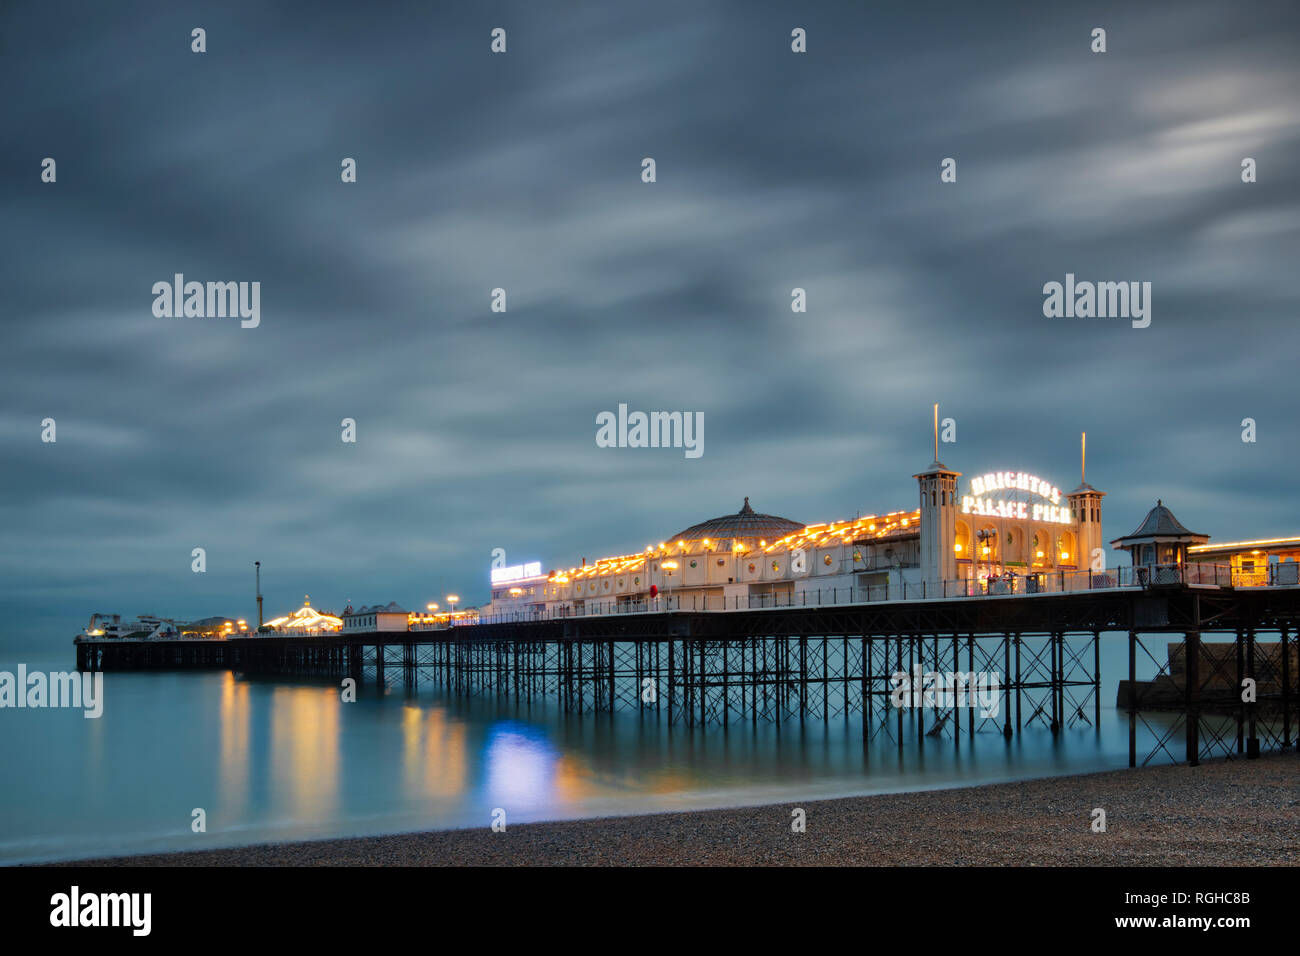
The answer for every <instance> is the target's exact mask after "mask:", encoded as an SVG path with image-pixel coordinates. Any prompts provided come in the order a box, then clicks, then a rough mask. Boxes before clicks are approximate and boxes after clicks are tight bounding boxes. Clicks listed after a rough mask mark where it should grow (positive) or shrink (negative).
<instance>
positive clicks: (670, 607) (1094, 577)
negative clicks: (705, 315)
mask: <svg viewBox="0 0 1300 956" xmlns="http://www.w3.org/2000/svg"><path fill="white" fill-rule="evenodd" d="M1298 568H1300V565H1297V566H1295V567H1290V568H1288V566H1287V565H1277V566H1274V568H1272V569H1270V572H1269V573H1268V575H1267V578H1266V580H1262V579H1261V576H1260V575H1259V574H1258V573H1252V572H1242V571H1240V570H1239V569H1234V568H1232V567H1230V566H1228V565H1220V564H1184V565H1138V566H1136V567H1120V568H1114V569H1112V570H1109V571H1090V570H1087V571H1049V570H1043V571H1032V570H1031V571H1028V572H1022V573H1005V574H1000V575H993V576H989V577H980V578H976V579H970V580H968V579H958V580H950V581H941V582H940V581H920V582H903V583H902V584H896V585H890V584H887V583H886V584H873V585H865V586H860V587H859V586H849V587H813V586H812V585H811V583H803V582H800V583H801V584H803V586H802V587H795V588H792V589H790V590H783V591H776V592H772V593H767V594H750V595H746V596H734V597H719V596H711V595H701V594H686V595H678V594H672V593H671V592H670V593H667V594H662V595H660V596H658V597H654V598H646V599H640V600H635V599H623V600H620V599H614V600H609V601H594V602H593V601H589V602H586V603H584V604H583V605H582V606H579V607H563V608H553V609H535V610H520V611H512V612H508V613H504V614H493V615H482V616H481V617H480V618H479V620H478V622H477V623H481V624H512V623H519V622H526V621H548V620H556V619H562V618H575V617H604V616H607V615H615V614H655V613H660V612H663V611H755V610H767V609H775V608H786V607H824V606H835V605H842V604H877V603H883V602H888V601H933V600H942V599H946V598H972V597H1013V596H1015V597H1020V596H1025V595H1040V594H1043V595H1045V594H1068V593H1074V592H1079V591H1099V590H1116V589H1143V588H1160V587H1169V586H1179V585H1192V586H1199V587H1217V588H1225V587H1260V586H1291V585H1296V584H1300V581H1297V579H1296V578H1297V575H1296V573H1295V572H1296V570H1297V569H1298ZM1288 570H1290V572H1291V573H1290V574H1287V573H1285V572H1286V571H1288Z"/></svg>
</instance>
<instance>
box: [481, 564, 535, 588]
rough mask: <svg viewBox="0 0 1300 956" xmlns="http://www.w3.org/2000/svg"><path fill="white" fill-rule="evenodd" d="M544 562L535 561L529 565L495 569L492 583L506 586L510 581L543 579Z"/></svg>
mask: <svg viewBox="0 0 1300 956" xmlns="http://www.w3.org/2000/svg"><path fill="white" fill-rule="evenodd" d="M541 574H542V562H540V561H533V562H531V563H529V564H515V565H512V566H511V567H508V568H493V569H492V583H493V584H505V583H506V582H508V581H522V580H524V578H536V577H541Z"/></svg>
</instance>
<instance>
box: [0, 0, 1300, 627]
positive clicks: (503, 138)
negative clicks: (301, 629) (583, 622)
mask: <svg viewBox="0 0 1300 956" xmlns="http://www.w3.org/2000/svg"><path fill="white" fill-rule="evenodd" d="M809 6H810V5H805V4H777V3H755V2H751V0H746V2H734V3H725V2H719V3H709V4H702V3H675V2H671V0H663V2H658V3H655V4H652V5H649V6H647V5H644V4H636V5H633V4H615V3H609V2H593V3H585V4H577V3H546V4H538V3H461V4H443V3H414V2H409V3H387V4H377V5H370V4H353V3H346V4H345V3H336V4H328V3H316V2H313V3H304V4H291V3H277V4H273V5H272V4H261V3H258V4H247V5H242V4H225V3H222V4H205V5H187V4H184V3H160V4H157V5H145V4H120V5H119V4H113V5H92V4H81V3H77V4H64V3H58V2H50V3H30V4H29V3H23V2H18V3H8V4H5V5H4V7H3V9H0V71H2V74H0V75H3V78H4V81H5V84H4V86H5V91H6V92H5V100H6V104H5V111H4V112H5V120H4V124H3V127H4V133H3V140H4V148H3V150H0V163H2V164H3V168H2V169H0V172H2V173H3V175H2V176H0V202H2V203H3V212H4V216H3V219H4V229H3V231H2V232H0V243H3V257H2V258H0V270H3V280H4V295H3V297H2V298H0V303H2V304H0V310H2V312H0V315H2V318H3V323H2V326H0V328H2V329H3V331H2V332H0V334H2V335H3V342H2V345H3V355H4V359H3V361H4V368H5V374H4V375H3V377H0V397H2V401H0V443H2V449H3V457H4V475H5V483H4V484H5V494H4V496H3V500H2V503H0V507H3V529H4V530H3V537H4V541H5V547H4V548H3V550H2V552H0V560H2V561H3V565H2V567H3V580H2V581H0V612H3V618H2V620H3V622H4V624H3V630H0V641H4V642H8V643H9V644H10V645H14V644H15V642H18V643H23V642H29V641H36V640H39V641H42V642H46V641H48V642H53V643H54V644H61V642H63V641H64V640H67V639H70V638H71V636H72V634H73V633H74V632H75V631H76V630H77V629H78V628H79V627H81V626H82V625H83V624H84V623H85V620H86V618H87V617H88V615H89V614H90V612H92V611H99V610H102V611H121V612H123V613H129V614H134V613H137V612H142V611H143V612H153V613H158V614H162V615H165V616H177V617H198V616H203V615H208V614H226V615H242V616H245V617H249V618H252V617H254V616H255V606H254V604H253V579H252V563H253V561H254V560H258V559H260V560H261V561H262V564H263V569H264V571H265V574H264V578H263V584H264V591H265V593H266V595H267V611H268V616H270V615H272V614H277V613H283V612H284V611H287V610H289V609H291V608H292V607H296V606H297V602H298V601H299V600H300V599H301V597H302V595H303V594H304V593H310V594H311V596H312V600H313V603H314V604H317V605H318V606H324V607H332V608H335V609H337V608H341V606H342V605H343V604H344V603H345V602H346V601H348V600H351V601H353V602H354V603H371V602H376V601H382V602H386V601H389V600H396V601H399V602H401V603H403V604H405V605H407V606H420V605H422V604H423V603H424V602H426V601H429V600H440V597H439V596H440V595H443V594H445V593H447V592H448V591H453V590H454V591H458V592H459V593H460V594H461V595H462V596H463V597H465V598H466V599H467V600H472V601H475V602H478V601H481V600H485V599H486V597H487V584H486V578H487V570H488V567H489V564H490V559H491V552H492V549H493V548H498V547H499V548H504V549H505V550H506V552H507V556H508V559H509V560H510V562H511V563H515V562H520V561H526V560H540V561H542V562H543V564H544V565H546V566H548V567H553V566H560V565H563V566H567V565H569V564H571V563H576V562H577V561H578V560H580V559H581V558H582V557H583V556H586V557H587V558H589V559H594V558H596V557H601V556H605V555H609V554H615V553H623V552H626V551H631V550H639V549H640V548H642V547H644V546H645V544H646V543H648V542H651V541H654V542H657V541H659V540H661V539H662V538H664V537H665V536H667V535H669V534H672V533H673V532H675V531H677V530H680V529H681V528H682V527H684V526H686V525H689V524H692V523H694V522H696V521H698V520H702V519H704V518H707V517H710V516H713V515H716V514H720V513H725V512H731V511H735V510H737V509H738V508H739V507H740V504H741V500H742V498H743V497H744V496H745V495H749V496H750V497H751V500H752V503H753V505H754V506H755V507H756V508H757V509H758V510H760V511H767V512H771V513H775V514H780V515H784V516H787V517H790V518H794V519H797V520H800V521H805V522H813V521H822V520H828V519H835V518H844V517H850V516H853V515H854V514H857V513H859V512H862V513H868V512H873V511H884V510H891V509H895V508H902V507H910V506H911V504H912V500H913V497H914V494H915V492H914V482H913V481H912V478H911V475H912V474H913V473H914V472H915V471H917V470H919V469H920V468H922V467H924V466H925V465H926V464H927V463H928V462H929V461H930V459H931V457H932V455H931V447H930V443H931V435H930V406H931V403H932V402H939V403H940V406H941V413H942V414H943V415H944V416H945V417H948V416H951V417H953V418H955V419H956V421H957V438H958V441H957V442H956V444H955V445H948V446H945V447H944V448H943V451H942V457H943V459H944V461H945V462H946V463H947V464H948V465H950V466H952V467H954V468H956V469H958V470H960V471H963V472H965V473H967V474H972V473H979V472H983V471H987V470H995V469H1017V470H1027V471H1031V472H1034V473H1036V474H1039V475H1041V476H1043V477H1044V478H1046V479H1048V480H1051V481H1053V482H1055V483H1056V484H1058V485H1060V486H1061V487H1062V488H1067V487H1073V485H1074V484H1076V483H1077V479H1078V442H1079V432H1080V431H1083V430H1087V432H1088V448H1089V469H1088V479H1089V481H1090V482H1091V483H1092V484H1094V485H1096V486H1097V487H1098V488H1100V489H1102V490H1103V491H1106V492H1107V493H1108V496H1107V498H1106V500H1105V527H1106V531H1107V535H1108V537H1109V536H1112V535H1115V536H1117V535H1119V534H1123V533H1126V532H1128V531H1129V530H1131V529H1132V527H1133V526H1134V525H1136V523H1137V522H1138V521H1139V520H1140V519H1141V518H1142V516H1143V514H1144V513H1145V512H1146V510H1147V509H1148V508H1149V507H1150V506H1151V505H1152V504H1154V502H1155V499H1156V498H1157V497H1162V498H1164V499H1165V501H1166V503H1167V504H1170V505H1171V506H1172V507H1173V508H1174V510H1175V511H1176V513H1177V514H1178V516H1179V517H1180V518H1181V519H1182V520H1183V521H1184V523H1186V524H1188V525H1189V526H1191V527H1192V528H1194V529H1195V530H1198V531H1202V532H1205V533H1208V534H1211V535H1214V536H1216V537H1226V538H1237V537H1244V536H1262V535H1272V534H1300V508H1297V506H1296V505H1295V504H1294V502H1295V499H1292V498H1290V497H1288V494H1289V492H1290V483H1291V482H1292V480H1293V479H1292V478H1291V477H1290V472H1291V469H1292V468H1295V467H1296V466H1297V464H1300V452H1298V451H1297V449H1298V448H1300V426H1298V425H1297V424H1296V416H1295V414H1294V410H1293V409H1292V407H1291V405H1292V388H1293V383H1294V378H1295V371H1294V369H1295V362H1296V348H1295V346H1296V342H1297V333H1296V331H1295V323H1296V320H1297V317H1298V315H1297V312H1298V310H1297V303H1298V302H1300V297H1298V296H1297V293H1296V288H1295V283H1296V263H1297V253H1298V252H1300V187H1298V186H1297V168H1296V156H1297V151H1298V150H1300V82H1298V80H1300V55H1298V54H1300V13H1298V12H1297V8H1296V6H1295V4H1294V3H1258V4H1251V5H1249V8H1243V7H1242V6H1240V5H1237V4H1226V3H1216V4H1197V3H1179V4H1177V5H1171V6H1167V7H1166V6H1161V5H1158V4H1147V3H1143V4H1132V3H1122V4H1113V5H1110V4H1104V3H1089V4H1087V5H1086V6H1079V7H1077V9H1075V10H1073V11H1066V10H1065V9H1063V8H1060V5H1055V4H1040V3H1033V4H1024V5H1011V4H1005V5H996V4H909V5H905V6H906V9H903V7H904V5H899V8H898V9H893V8H882V5H878V4H875V5H867V4H852V5H851V4H848V3H816V4H813V5H811V8H809ZM375 7H379V8H381V9H375ZM194 27H203V28H204V29H205V30H206V31H207V52H206V53H203V54H196V53H193V52H191V49H190V46H191V34H190V31H191V30H192V29H193V28H194ZM495 27H502V28H504V29H505V30H506V31H507V52H506V53H505V54H504V55H498V54H493V53H492V52H491V50H490V32H491V31H492V29H493V28H495ZM794 27H802V28H804V29H805V30H806V31H807V36H808V41H807V44H808V52H807V53H806V54H802V55H800V54H795V53H792V52H791V50H790V31H791V30H792V29H793V28H794ZM1094 27H1103V28H1105V29H1106V31H1107V52H1106V53H1104V54H1096V53H1093V52H1092V51H1091V49H1090V45H1091V36H1090V34H1091V31H1092V29H1093V28H1094ZM45 157H52V158H54V159H55V160H56V163H57V181H56V182H55V183H52V184H50V183H43V182H41V161H42V159H44V158H45ZM344 157H353V158H355V159H356V161H357V171H358V181H357V182H356V183H354V184H344V183H342V182H341V181H340V163H341V161H342V159H343V158H344ZM644 157H653V158H654V159H655V161H656V164H657V182H655V183H653V184H646V183H643V182H642V181H641V161H642V159H643V158H644ZM945 157H952V158H955V159H956V160H957V182H956V183H951V184H945V183H941V182H940V176H939V174H940V163H941V161H942V160H943V159H944V158H945ZM1244 157H1251V158H1253V159H1255V160H1256V162H1257V164H1258V180H1259V181H1258V182H1256V183H1253V184H1245V183H1243V182H1242V181H1241V161H1242V159H1243V158H1244ZM1067 272H1071V273H1074V274H1076V275H1077V276H1078V277H1079V278H1080V279H1091V280H1115V281H1121V280H1123V281H1149V282H1151V283H1152V313H1151V315H1152V322H1151V325H1150V327H1149V328H1146V329H1134V328H1132V327H1131V325H1130V323H1129V322H1127V321H1125V320H1122V319H1065V318H1060V319H1048V318H1045V317H1044V315H1043V311H1042V305H1043V294H1042V287H1043V284H1044V283H1046V282H1050V281H1054V280H1055V281H1062V280H1063V279H1064V277H1065V274H1066V273H1067ZM175 273H183V274H184V275H185V276H186V278H187V279H189V280H200V281H209V280H212V281H218V280H219V281H258V282H260V283H261V325H260V326H259V327H258V328H256V329H242V328H240V326H239V323H238V321H237V320H233V319H221V318H210V319H204V318H190V319H185V318H158V317H155V316H154V314H153V312H152V305H153V295H152V293H151V289H152V286H153V284H154V283H155V282H158V281H163V280H170V279H171V277H172V276H173V275H174V274H175ZM498 287H500V288H504V289H505V290H506V292H507V305H508V311H507V312H505V313H493V312H492V311H491V310H490V308H489V305H490V295H491V290H492V289H494V288H498ZM795 287H801V288H804V289H806V290H807V299H808V310H807V312H806V313H803V314H796V313H793V312H792V311H791V308H790V295H791V289H793V288H795ZM619 403H626V404H627V405H628V406H629V408H631V409H641V410H646V411H650V410H682V411H692V412H694V411H698V412H703V414H704V418H705V435H704V439H705V446H704V454H703V456H702V457H701V458H699V459H695V460H690V459H687V458H685V457H684V455H683V454H682V451H681V450H680V449H676V450H675V449H628V448H624V449H610V448H599V447H597V446H596V443H595V440H594V439H595V431H596V428H595V418H596V415H597V414H598V413H599V412H601V411H604V410H614V409H616V408H617V407H618V405H619ZM1246 417H1251V418H1254V419H1255V420H1256V421H1257V423H1258V441H1257V442H1256V443H1254V444H1247V443H1243V442H1242V440H1241V432H1242V427H1241V421H1242V419H1243V418H1246ZM45 418H53V419H55V421H56V422H57V442H55V443H53V444H50V443H43V442H42V441H41V421H42V420H43V419H45ZM344 418H353V419H355V420H356V422H357V435H358V440H357V442H356V443H355V444H346V443H344V442H343V441H341V439H340V435H341V427H340V422H341V420H342V419H344ZM195 547H203V548H205V549H206V552H207V572H206V573H205V574H194V573H192V572H191V570H190V563H191V557H190V554H191V549H193V548H195Z"/></svg>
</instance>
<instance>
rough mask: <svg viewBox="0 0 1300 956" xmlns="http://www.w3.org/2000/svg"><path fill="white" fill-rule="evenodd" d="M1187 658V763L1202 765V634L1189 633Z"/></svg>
mask: <svg viewBox="0 0 1300 956" xmlns="http://www.w3.org/2000/svg"><path fill="white" fill-rule="evenodd" d="M1183 647H1184V649H1185V652H1186V654H1185V656H1186V658H1187V673H1186V687H1185V688H1184V691H1185V704H1186V708H1187V763H1188V765H1190V766H1192V767H1196V766H1199V765H1200V763H1201V632H1200V631H1188V632H1187V635H1186V642H1185V643H1184V645H1183Z"/></svg>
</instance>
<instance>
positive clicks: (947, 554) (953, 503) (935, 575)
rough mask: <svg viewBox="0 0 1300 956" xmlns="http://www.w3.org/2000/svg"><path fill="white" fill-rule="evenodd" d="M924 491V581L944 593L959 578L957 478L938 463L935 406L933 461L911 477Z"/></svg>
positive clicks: (922, 566) (952, 472)
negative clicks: (944, 584) (949, 584)
mask: <svg viewBox="0 0 1300 956" xmlns="http://www.w3.org/2000/svg"><path fill="white" fill-rule="evenodd" d="M912 477H913V478H915V479H916V481H917V483H918V485H919V486H920V490H921V580H922V581H924V582H926V583H927V585H928V586H930V587H936V593H937V594H942V593H943V584H942V582H944V581H953V580H956V578H957V554H956V552H955V551H954V550H953V545H954V543H955V542H956V540H957V479H958V478H960V477H961V472H960V471H953V470H952V469H951V468H949V467H948V466H947V465H945V464H943V463H942V462H941V461H939V406H938V405H936V406H934V461H933V462H931V463H930V467H929V468H927V469H925V471H922V472H920V473H918V474H915V475H913V476H912Z"/></svg>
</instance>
